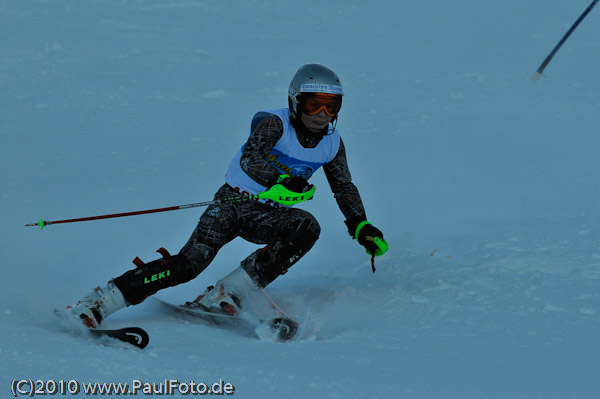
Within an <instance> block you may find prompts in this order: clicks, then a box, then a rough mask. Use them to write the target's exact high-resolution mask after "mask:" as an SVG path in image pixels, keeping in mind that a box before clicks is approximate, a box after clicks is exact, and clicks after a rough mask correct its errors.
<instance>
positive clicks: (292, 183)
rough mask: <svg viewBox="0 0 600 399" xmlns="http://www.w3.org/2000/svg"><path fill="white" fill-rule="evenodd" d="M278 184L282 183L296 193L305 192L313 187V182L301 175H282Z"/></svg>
mask: <svg viewBox="0 0 600 399" xmlns="http://www.w3.org/2000/svg"><path fill="white" fill-rule="evenodd" d="M277 184H281V185H282V186H283V187H285V188H287V189H288V190H290V191H293V192H295V193H305V192H307V191H309V190H310V189H311V188H312V184H310V183H309V182H308V181H307V180H306V179H305V178H303V177H299V176H288V175H281V176H279V178H278V179H277Z"/></svg>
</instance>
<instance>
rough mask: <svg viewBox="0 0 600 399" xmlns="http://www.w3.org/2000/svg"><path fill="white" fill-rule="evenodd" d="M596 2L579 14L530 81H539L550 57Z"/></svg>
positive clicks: (594, 0)
mask: <svg viewBox="0 0 600 399" xmlns="http://www.w3.org/2000/svg"><path fill="white" fill-rule="evenodd" d="M597 2H598V0H593V1H592V3H591V4H590V5H589V6H588V8H586V9H585V11H584V12H583V14H581V15H580V16H579V18H577V21H575V23H574V24H573V25H572V26H571V28H570V29H569V30H568V31H567V33H565V35H564V36H563V37H562V39H560V41H559V42H558V44H557V45H556V46H555V47H554V49H553V50H552V51H551V52H550V54H548V56H547V57H546V59H545V60H544V62H542V64H541V65H540V67H539V68H538V69H537V71H536V72H535V74H534V75H533V77H532V78H531V79H532V80H534V81H536V80H538V79H539V77H540V76H542V71H543V70H544V68H546V65H548V63H549V62H550V60H551V59H552V57H554V54H556V52H557V51H558V49H559V48H560V47H561V46H562V45H563V43H564V42H566V41H567V39H568V38H569V36H571V33H573V31H574V30H575V28H577V26H578V25H579V24H580V23H581V21H583V19H584V18H585V17H586V15H588V13H589V12H590V11H592V8H594V6H595V5H596V3H597Z"/></svg>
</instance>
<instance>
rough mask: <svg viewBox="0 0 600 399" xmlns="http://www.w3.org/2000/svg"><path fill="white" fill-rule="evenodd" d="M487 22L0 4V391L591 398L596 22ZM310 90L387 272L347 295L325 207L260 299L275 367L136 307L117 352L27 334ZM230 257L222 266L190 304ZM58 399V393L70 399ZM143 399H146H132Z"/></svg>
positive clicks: (123, 263) (596, 314)
mask: <svg viewBox="0 0 600 399" xmlns="http://www.w3.org/2000/svg"><path fill="white" fill-rule="evenodd" d="M588 4H589V2H588V1H580V0H576V1H570V2H562V1H558V0H547V1H541V0H533V1H528V2H523V1H518V0H506V1H503V2H481V1H475V0H459V1H455V2H445V1H441V0H429V1H419V2H410V1H404V0H402V1H372V2H355V1H339V0H332V1H329V2H326V3H323V2H316V1H307V2H302V3H297V2H287V1H280V2H275V1H256V0H250V1H231V2H209V1H193V0H156V1H152V2H150V1H140V0H124V1H116V0H91V1H86V2H78V1H59V0H37V1H33V0H20V1H10V0H0V46H1V50H2V51H1V52H0V129H1V134H0V140H1V141H0V165H1V175H0V179H1V180H0V187H1V195H0V209H2V224H1V225H0V232H1V233H0V234H1V236H0V242H1V243H2V249H3V251H2V254H3V262H2V266H1V271H2V282H3V289H2V290H0V300H1V302H0V303H1V308H0V332H1V337H2V340H0V376H1V379H0V386H1V387H0V389H2V390H3V391H4V392H7V390H9V389H10V384H11V381H12V380H13V379H15V378H18V379H21V378H25V379H33V380H36V379H43V380H49V379H54V380H60V379H64V380H72V379H76V380H78V381H80V382H126V383H131V382H132V380H135V379H138V380H142V381H144V382H148V383H160V382H162V381H164V380H165V379H178V380H180V381H190V380H194V381H196V382H206V383H213V382H217V381H219V379H223V380H224V381H226V382H230V383H232V384H233V385H234V386H235V387H236V390H235V395H234V396H236V397H241V398H257V397H262V398H276V397H277V398H278V397H286V398H305V397H315V398H351V397H356V398H391V397H394V398H461V399H462V398H544V399H547V398H552V399H554V398H569V399H570V398H597V397H600V382H599V381H600V347H599V345H598V343H599V342H598V337H599V336H600V294H599V291H600V290H599V288H600V246H599V244H600V206H599V201H598V197H599V196H600V160H599V157H598V148H600V137H599V136H598V131H599V126H600V95H599V93H600V78H599V77H598V76H599V75H598V73H597V66H598V65H599V64H600V45H599V44H598V40H597V38H598V36H599V34H600V10H593V11H592V12H591V13H590V14H589V16H588V17H587V18H586V20H584V21H583V23H582V24H581V26H580V27H579V28H578V29H577V30H576V31H575V33H574V34H573V35H572V37H571V38H570V39H569V41H567V43H566V44H565V45H564V47H563V48H562V49H561V50H560V51H559V53H558V54H557V55H556V56H555V58H554V60H553V61H552V62H551V63H550V64H549V66H548V67H547V69H546V72H545V76H544V77H543V78H542V79H540V80H539V81H537V82H535V83H534V82H531V81H530V79H529V78H530V77H531V76H532V75H533V73H534V72H535V69H536V68H537V67H538V65H539V64H540V63H541V61H542V60H543V59H544V57H545V56H546V55H547V54H548V52H549V51H550V50H551V49H552V47H553V46H554V45H555V44H556V43H557V41H558V40H559V39H560V37H561V36H562V35H563V34H564V33H565V32H566V31H567V29H568V28H569V26H570V25H571V24H572V23H573V22H574V21H575V19H576V18H577V17H578V16H579V15H580V14H581V12H582V11H583V10H584V9H585V7H587V6H588ZM306 62H321V63H323V64H326V65H328V66H330V67H331V68H333V69H334V70H336V72H338V74H339V75H340V77H341V79H342V82H343V83H344V88H345V92H346V97H345V99H344V107H343V110H342V112H341V114H340V121H339V124H338V127H339V128H340V130H341V132H342V136H343V138H344V141H345V143H346V147H347V149H348V156H349V163H350V167H351V171H352V173H353V177H354V180H355V182H356V184H357V185H358V187H359V189H360V191H361V194H362V197H363V199H364V202H365V205H366V207H367V214H368V216H369V219H370V220H371V221H372V222H373V223H374V224H375V225H377V226H378V227H380V228H381V229H382V230H383V231H384V233H385V235H386V239H387V241H388V242H389V243H390V246H391V249H390V251H389V253H388V254H387V255H386V256H385V257H382V258H381V259H378V263H377V269H378V270H377V272H376V273H375V274H372V273H371V270H370V264H369V259H368V257H367V256H366V255H365V254H364V251H363V250H362V249H361V248H360V247H359V246H358V245H357V244H356V243H355V242H354V241H352V240H351V239H349V237H348V236H347V233H346V230H345V226H344V225H343V223H342V221H343V217H342V215H341V213H340V212H339V211H338V210H337V206H336V204H335V201H334V200H333V198H332V196H331V194H330V192H329V189H328V187H327V183H326V181H325V179H324V177H323V176H322V174H320V173H319V174H318V175H317V176H315V177H314V178H313V183H315V184H316V185H317V188H318V191H317V196H316V199H315V200H314V201H311V203H309V204H306V205H305V206H304V208H305V209H307V210H309V211H310V212H312V213H314V214H315V216H317V218H318V219H319V221H320V223H321V226H322V230H323V232H322V235H321V239H320V241H319V242H318V243H317V245H316V246H315V248H314V249H313V250H312V251H311V253H309V254H308V255H307V256H306V257H305V258H304V259H303V260H302V261H301V262H300V263H298V264H297V265H296V266H294V268H293V269H292V270H290V272H289V273H288V274H287V275H286V276H285V277H284V278H281V279H279V280H277V281H276V282H275V283H274V284H273V285H272V286H270V287H269V288H268V290H269V292H270V293H271V295H272V296H273V297H274V298H275V299H276V300H277V301H278V302H279V303H280V304H281V305H282V306H283V307H284V308H286V309H287V310H289V311H290V312H291V313H293V314H294V315H295V316H296V317H298V318H299V319H300V320H301V321H302V322H303V331H302V334H301V337H300V339H299V340H297V341H295V342H291V343H285V344H281V343H275V342H271V341H269V340H251V339H248V338H245V337H242V336H240V335H236V334H234V333H230V332H223V331H219V330H217V329H214V328H210V327H206V326H199V325H194V324H188V323H184V322H181V321H179V320H176V319H174V318H172V317H169V316H168V315H166V314H164V313H161V312H160V311H159V309H158V307H157V306H156V305H155V304H152V303H151V302H149V301H148V302H146V303H143V304H141V305H140V306H137V307H134V308H128V309H125V310H123V311H121V312H119V313H117V314H115V315H113V316H111V317H110V318H109V319H108V320H107V321H106V325H107V326H125V325H138V326H141V327H143V328H145V329H146V330H147V331H148V332H149V333H150V336H151V343H150V346H149V347H148V348H146V349H145V350H143V351H138V350H130V349H128V348H125V347H123V346H122V345H118V344H114V343H110V342H109V343H104V344H100V345H99V344H95V343H92V342H91V341H89V340H87V339H85V338H73V337H71V336H69V335H67V334H64V333H62V332H61V331H59V329H58V328H57V327H56V326H55V323H54V320H53V317H52V315H51V310H52V309H53V308H54V307H57V306H58V307H62V306H64V305H67V304H70V303H72V302H74V301H75V300H77V299H79V298H80V297H81V296H83V295H85V294H86V293H87V292H89V290H90V289H91V288H92V287H94V286H96V285H98V284H101V283H104V282H106V280H107V279H109V278H111V277H114V276H117V275H120V274H121V273H123V272H124V271H126V270H128V269H129V268H130V267H132V266H133V265H131V263H130V262H131V259H133V258H134V257H135V256H140V257H142V258H143V259H145V260H151V259H153V258H154V257H155V256H157V254H155V253H154V250H155V249H156V248H158V247H160V246H165V247H166V248H168V249H170V250H171V251H177V250H179V248H180V247H181V246H182V245H183V244H184V243H185V241H186V240H187V238H188V236H189V234H190V233H191V232H192V230H193V228H194V226H195V224H196V220H197V218H198V216H199V215H200V213H201V211H202V210H201V209H194V210H185V211H179V212H171V213H165V214H155V215H149V216H137V217H131V218H124V219H114V220H109V221H98V222H90V223H80V224H72V225H59V226H50V227H48V228H47V229H44V231H40V230H39V229H36V228H25V227H23V225H24V224H25V223H30V222H34V221H36V220H38V219H39V218H40V217H44V218H46V219H48V220H53V219H63V218H70V217H80V216H87V215H94V214H101V213H113V212H122V211H130V210H136V209H147V208H153V207H162V206H169V205H177V204H185V203H190V202H196V201H202V200H208V199H211V198H212V195H213V193H214V191H215V190H216V188H217V187H219V186H220V185H221V184H222V181H223V175H224V172H225V168H226V167H227V165H228V163H229V160H230V158H231V156H233V154H234V153H235V151H237V149H238V148H239V146H240V145H241V144H242V143H243V141H244V140H245V137H246V135H247V134H248V127H249V122H250V119H251V118H252V115H253V113H254V112H256V111H257V110H262V109H271V108H275V107H280V106H285V104H286V91H287V85H288V83H289V80H290V78H291V76H292V75H293V73H294V72H295V71H296V69H297V68H298V67H299V66H300V65H301V64H303V63H306ZM254 248H255V246H253V245H251V244H248V243H245V242H242V241H234V242H233V243H231V244H229V245H228V246H227V247H225V249H224V250H222V251H221V253H220V254H219V256H218V257H217V259H216V260H215V262H214V263H213V265H211V267H210V268H209V269H207V270H206V271H205V272H204V273H203V274H202V275H201V276H200V277H199V278H198V279H196V280H194V281H192V282H190V283H188V284H186V285H184V286H179V287H176V288H173V289H170V290H167V291H163V292H160V293H159V294H158V295H159V296H160V297H161V298H163V299H167V300H170V301H173V302H181V301H185V300H188V299H190V298H193V297H194V296H195V295H197V294H198V292H200V291H202V290H203V289H204V288H205V287H206V286H207V285H210V284H212V283H214V281H215V280H216V279H218V278H219V277H221V276H222V275H224V274H225V273H227V272H228V271H229V270H231V269H232V268H233V267H234V266H235V265H237V264H238V263H239V261H240V260H241V259H243V258H244V257H245V256H246V255H247V254H248V253H250V251H252V250H253V249H254ZM80 396H83V394H80ZM156 397H159V395H156Z"/></svg>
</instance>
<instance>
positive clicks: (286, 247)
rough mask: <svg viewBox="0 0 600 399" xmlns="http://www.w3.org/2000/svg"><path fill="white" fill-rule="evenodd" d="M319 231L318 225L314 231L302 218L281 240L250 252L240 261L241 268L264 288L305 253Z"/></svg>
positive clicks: (311, 245)
mask: <svg viewBox="0 0 600 399" xmlns="http://www.w3.org/2000/svg"><path fill="white" fill-rule="evenodd" d="M319 233H320V229H319V228H318V225H317V227H316V231H315V228H311V222H310V221H309V220H303V221H302V223H300V225H299V226H298V227H297V228H296V229H295V230H293V231H292V232H291V233H289V234H288V235H286V236H285V237H284V238H283V239H282V240H281V241H279V242H277V243H275V244H272V245H268V246H266V247H264V248H261V249H259V250H258V251H256V252H254V253H252V254H251V255H250V256H249V257H247V258H246V259H245V260H244V261H242V268H243V269H244V270H246V272H247V273H248V275H250V277H252V279H253V280H254V281H255V283H256V284H257V285H258V286H259V287H261V288H264V287H266V286H267V285H269V284H270V283H272V282H273V281H274V280H275V279H276V278H277V277H279V276H280V275H282V274H285V273H286V272H287V270H288V269H289V268H290V267H292V266H293V265H294V263H296V262H298V261H299V260H300V258H302V257H303V256H304V255H306V253H307V252H308V251H309V250H310V249H311V248H312V247H313V245H314V244H315V242H316V241H317V240H318V239H319Z"/></svg>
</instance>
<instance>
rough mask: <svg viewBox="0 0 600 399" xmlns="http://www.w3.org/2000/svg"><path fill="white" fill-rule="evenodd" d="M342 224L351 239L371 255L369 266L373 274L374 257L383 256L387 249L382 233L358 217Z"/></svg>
mask: <svg viewBox="0 0 600 399" xmlns="http://www.w3.org/2000/svg"><path fill="white" fill-rule="evenodd" d="M344 223H346V226H347V227H348V233H350V235H351V236H352V238H354V239H356V240H357V241H358V243H359V244H360V245H362V246H363V247H365V249H366V250H367V253H368V254H369V255H371V265H372V267H373V273H375V256H380V255H383V254H385V253H386V252H387V250H388V249H389V246H388V244H387V242H386V241H385V240H384V239H383V233H382V232H381V230H379V229H378V228H377V227H375V226H373V225H372V224H371V222H369V221H367V220H366V219H364V218H362V217H360V216H356V217H353V218H350V219H348V220H346V221H345V222H344Z"/></svg>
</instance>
